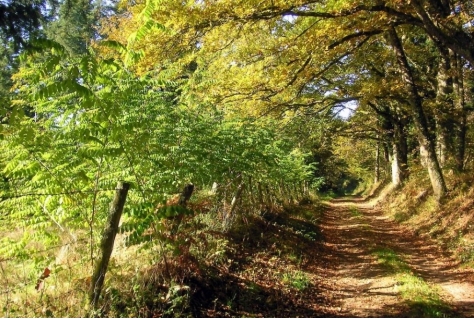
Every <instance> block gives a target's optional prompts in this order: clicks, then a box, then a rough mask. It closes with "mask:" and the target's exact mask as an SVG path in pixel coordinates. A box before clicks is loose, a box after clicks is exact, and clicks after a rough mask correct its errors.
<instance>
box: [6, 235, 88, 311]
mask: <svg viewBox="0 0 474 319" xmlns="http://www.w3.org/2000/svg"><path fill="white" fill-rule="evenodd" d="M85 241H86V240H85V239H81V240H78V241H76V242H67V243H64V244H61V245H55V246H52V247H48V248H47V249H44V250H38V251H36V252H34V253H32V255H31V256H30V258H29V259H26V260H25V259H19V258H4V259H2V260H0V271H1V274H2V278H1V279H0V285H1V287H2V288H3V289H1V290H0V309H2V310H3V313H2V316H3V317H19V316H21V317H38V316H53V315H54V314H56V313H57V314H62V315H64V314H65V313H66V310H67V309H68V308H71V309H72V308H76V309H74V313H75V315H78V314H80V311H81V309H80V308H82V307H83V301H84V300H79V298H82V299H84V298H83V296H84V293H85V292H86V291H87V289H88V284H89V283H88V282H87V278H88V277H87V275H88V274H89V273H90V272H91V267H90V265H89V263H88V260H84V259H81V258H80V255H79V254H80V252H79V251H74V250H73V249H72V250H71V251H68V252H67V254H68V256H63V258H64V259H65V260H64V261H58V260H56V259H57V258H58V256H57V255H58V253H59V254H60V253H61V251H62V249H64V248H66V249H67V250H69V249H71V245H72V244H77V243H79V242H85ZM44 255H49V256H50V257H51V258H47V259H45V260H44V261H43V262H39V263H35V262H33V260H34V258H35V257H40V256H44ZM81 276H85V278H81ZM73 296H74V298H72V297H73ZM71 301H74V302H73V303H72V304H71ZM58 307H63V308H64V309H58Z"/></svg>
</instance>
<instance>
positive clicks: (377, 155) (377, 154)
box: [374, 135, 380, 184]
mask: <svg viewBox="0 0 474 319" xmlns="http://www.w3.org/2000/svg"><path fill="white" fill-rule="evenodd" d="M379 180H380V141H379V140H378V135H377V146H376V147H375V177H374V184H377V183H378V182H379Z"/></svg>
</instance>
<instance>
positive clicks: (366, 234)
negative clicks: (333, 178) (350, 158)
mask: <svg viewBox="0 0 474 319" xmlns="http://www.w3.org/2000/svg"><path fill="white" fill-rule="evenodd" d="M326 207H327V209H326V210H325V212H324V214H323V215H322V218H321V220H320V227H321V231H322V234H323V238H324V239H323V245H324V248H323V250H324V253H323V256H324V257H323V258H324V259H327V261H326V263H325V264H327V265H328V266H329V269H328V278H327V279H328V280H329V281H331V282H332V284H331V286H332V287H333V289H332V290H331V291H330V292H328V294H330V296H328V297H329V299H330V300H331V304H332V305H333V306H335V307H336V309H334V310H336V315H337V316H350V317H394V316H396V317H400V316H403V317H412V316H425V317H426V316H429V317H431V316H456V317H473V316H474V285H473V283H474V273H473V271H472V270H471V269H460V268H459V265H458V264H457V263H456V262H455V261H454V260H453V259H451V258H449V257H448V256H447V254H445V253H444V252H443V251H442V250H441V249H440V248H439V247H438V246H437V245H436V244H435V243H434V242H433V241H432V240H430V239H429V238H427V237H426V238H423V237H420V236H417V235H415V234H413V233H412V232H411V231H409V230H408V229H406V228H405V227H404V226H403V225H400V224H397V223H396V222H394V221H391V220H389V219H388V217H385V216H383V214H382V212H381V211H379V210H376V209H373V208H372V207H371V206H370V205H369V204H368V203H366V202H364V201H363V200H362V199H358V198H352V199H336V200H332V201H331V202H329V203H326ZM384 254H385V255H384ZM387 254H388V255H387ZM380 256H385V259H383V260H385V261H386V264H382V263H381V260H380ZM400 267H401V268H400ZM403 271H405V272H407V273H409V274H410V275H411V274H412V275H411V276H410V275H408V276H406V277H403V274H402V273H403ZM413 275H414V276H413ZM415 276H416V277H418V278H422V280H421V282H424V283H427V285H426V284H425V287H429V288H428V290H429V291H433V292H434V293H433V294H431V292H429V294H428V297H426V295H424V293H418V292H416V291H415V292H414V291H413V289H411V288H410V284H411V283H410V282H409V281H410V280H405V278H415ZM410 289H411V290H410ZM404 292H405V293H407V294H408V297H407V296H406V295H404ZM417 294H418V297H419V298H417ZM440 304H441V305H440ZM442 304H445V305H448V306H449V307H445V306H443V305H442Z"/></svg>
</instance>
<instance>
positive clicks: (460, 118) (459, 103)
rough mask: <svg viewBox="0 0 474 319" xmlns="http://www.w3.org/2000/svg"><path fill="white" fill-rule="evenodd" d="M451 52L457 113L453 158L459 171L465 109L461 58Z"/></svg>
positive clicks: (465, 119) (460, 168) (464, 133)
mask: <svg viewBox="0 0 474 319" xmlns="http://www.w3.org/2000/svg"><path fill="white" fill-rule="evenodd" d="M450 53H451V54H450V55H451V62H452V63H453V68H454V69H455V76H454V78H453V91H454V109H455V113H456V114H457V121H456V133H455V146H454V158H455V164H456V170H457V171H458V172H461V171H462V170H463V169H464V157H465V154H466V134H467V110H466V99H465V88H464V72H463V66H462V63H463V60H462V58H461V57H459V56H458V55H456V54H455V53H453V52H450Z"/></svg>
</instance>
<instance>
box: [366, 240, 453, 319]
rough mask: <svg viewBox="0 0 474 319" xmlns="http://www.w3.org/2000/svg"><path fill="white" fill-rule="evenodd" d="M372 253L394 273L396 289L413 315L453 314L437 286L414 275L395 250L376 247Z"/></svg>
mask: <svg viewBox="0 0 474 319" xmlns="http://www.w3.org/2000/svg"><path fill="white" fill-rule="evenodd" d="M373 255H374V256H375V257H377V259H378V262H379V263H380V264H382V265H383V266H384V267H385V268H387V269H388V270H389V271H390V272H391V273H393V274H394V276H395V279H396V280H397V283H398V285H397V287H398V291H399V293H400V295H401V297H402V298H403V300H404V301H405V302H406V304H407V305H408V306H409V308H410V311H412V312H413V315H414V316H419V317H431V318H432V317H435V318H443V317H449V316H451V315H452V314H453V311H452V310H451V308H450V306H449V305H448V304H447V303H445V302H444V301H443V300H442V299H441V298H440V296H439V293H438V288H437V287H436V286H433V285H431V284H429V283H427V282H426V281H425V280H423V278H420V277H418V276H416V275H415V274H414V273H413V271H412V270H411V269H410V267H409V265H408V264H407V263H406V262H405V261H404V260H403V259H402V258H401V257H400V256H399V255H397V253H396V252H395V251H393V250H392V249H390V248H378V249H376V250H374V251H373Z"/></svg>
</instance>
